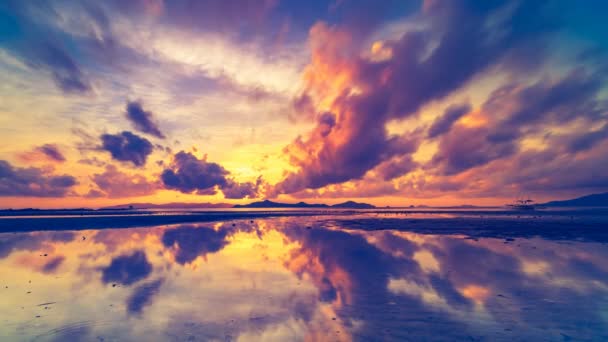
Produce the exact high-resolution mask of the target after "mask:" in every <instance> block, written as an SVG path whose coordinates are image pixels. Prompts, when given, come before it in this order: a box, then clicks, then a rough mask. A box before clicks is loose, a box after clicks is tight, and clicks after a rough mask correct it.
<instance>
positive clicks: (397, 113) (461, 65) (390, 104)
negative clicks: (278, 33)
mask: <svg viewBox="0 0 608 342" xmlns="http://www.w3.org/2000/svg"><path fill="white" fill-rule="evenodd" d="M507 7H508V10H507ZM542 10H543V6H542V4H541V3H540V2H522V3H515V4H514V3H509V2H507V1H489V2H484V3H483V4H480V3H479V2H472V1H461V2H456V1H432V2H427V3H425V9H424V16H423V18H424V19H425V20H428V22H429V23H431V25H429V26H428V27H425V28H423V29H421V30H420V31H409V32H407V33H405V34H404V35H403V36H402V37H401V38H400V39H399V40H396V41H390V42H387V43H386V46H387V47H388V48H390V50H391V51H392V56H391V58H389V59H386V60H381V61H372V60H366V59H362V58H360V57H359V55H358V54H355V55H352V56H345V54H347V53H348V51H349V50H348V49H349V48H350V47H351V46H350V45H348V43H346V45H345V43H344V41H347V42H348V39H347V38H345V37H351V35H352V33H351V32H354V31H355V30H353V29H351V28H349V27H346V28H341V27H337V28H330V27H327V26H323V25H317V26H316V27H315V28H313V29H312V30H311V40H312V42H313V44H312V45H313V49H315V48H317V50H313V55H314V56H315V59H313V65H312V66H313V68H312V69H311V70H312V74H313V75H314V73H315V69H318V71H317V72H319V73H324V72H327V70H330V71H331V72H332V74H330V75H324V74H321V75H319V77H318V79H319V80H321V81H322V80H324V77H334V76H333V75H334V74H340V73H346V74H348V75H354V76H352V77H353V80H352V82H349V84H353V86H357V88H358V90H359V91H357V92H351V91H350V90H351V89H350V88H349V87H350V85H347V86H346V88H344V89H341V93H340V95H338V97H337V98H335V99H333V106H332V108H335V109H336V110H337V111H338V112H336V117H337V118H338V121H337V123H336V127H335V128H334V129H332V131H331V132H330V133H328V134H327V135H326V136H322V135H321V137H320V138H319V136H318V134H314V133H313V134H312V135H311V137H309V138H308V139H302V138H298V139H297V140H296V141H294V142H293V143H292V144H291V145H290V146H288V147H287V148H286V150H285V152H286V153H287V154H288V155H289V156H290V157H291V161H292V164H294V165H295V166H296V167H298V168H299V171H297V172H295V173H292V174H289V175H288V176H287V177H286V179H285V180H284V181H283V182H281V183H279V184H278V185H277V187H276V189H275V191H276V192H277V193H291V192H295V191H299V190H302V189H304V188H319V187H323V186H325V185H328V184H334V183H340V182H344V181H348V180H351V179H357V178H360V177H361V176H363V175H364V174H365V173H366V172H367V171H368V170H370V169H372V168H374V167H376V166H377V165H378V164H380V163H381V162H383V161H386V160H388V159H390V158H392V157H394V156H396V155H398V153H397V152H396V150H394V149H392V145H393V140H394V139H395V137H393V136H389V135H388V133H387V131H386V124H387V122H389V121H390V120H393V119H402V118H405V117H408V116H412V115H414V114H416V113H417V111H418V110H419V109H420V107H421V106H423V105H424V104H426V103H428V102H430V101H433V100H440V99H442V98H444V97H446V96H447V95H449V94H450V93H452V92H453V91H455V90H457V89H459V88H460V87H462V86H464V85H465V83H466V82H468V81H470V80H471V79H473V78H474V77H475V76H477V75H479V74H480V73H482V72H483V71H484V70H486V69H487V68H488V67H490V66H493V65H502V66H503V68H504V69H505V70H516V68H517V67H520V66H522V65H523V64H525V63H523V62H522V61H525V60H528V59H530V58H535V59H536V60H538V59H540V58H541V56H542V52H543V49H542V46H541V45H538V46H537V48H536V49H528V48H527V45H526V44H528V43H530V42H531V41H534V40H535V39H537V38H538V37H539V36H540V35H542V34H544V33H546V32H547V31H549V30H550V29H552V28H553V26H552V25H551V24H550V23H549V22H548V21H546V20H538V18H539V17H542ZM499 13H501V14H503V15H502V16H500V20H491V19H493V18H496V17H498V16H499V15H498V14H499ZM498 32H500V34H497V33H498ZM357 39H362V37H357ZM464 47H466V48H464ZM315 64H319V65H318V68H315ZM313 79H317V78H313ZM317 88H318V89H317ZM323 89H324V84H320V85H318V84H314V83H312V84H310V85H309V89H308V92H310V93H312V94H313V95H314V94H315V92H316V91H320V92H323ZM319 146H320V147H319ZM310 150H312V151H314V152H313V153H310V152H307V151H310ZM414 151H415V149H413V150H412V151H411V152H410V153H412V152H414ZM401 154H402V155H403V153H401Z"/></svg>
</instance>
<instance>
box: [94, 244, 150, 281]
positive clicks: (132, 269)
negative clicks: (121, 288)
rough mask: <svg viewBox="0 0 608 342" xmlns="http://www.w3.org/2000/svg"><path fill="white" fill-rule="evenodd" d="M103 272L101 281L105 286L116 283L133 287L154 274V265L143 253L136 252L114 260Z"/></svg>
mask: <svg viewBox="0 0 608 342" xmlns="http://www.w3.org/2000/svg"><path fill="white" fill-rule="evenodd" d="M101 271H102V277H101V280H102V281H103V282H104V283H105V284H108V283H112V282H116V283H119V284H123V285H131V284H133V283H135V282H137V281H139V280H142V279H145V278H146V277H148V275H150V273H151V272H152V265H151V264H150V262H148V258H147V257H146V254H145V253H144V252H143V251H135V252H133V253H132V254H129V255H121V256H119V257H116V258H114V259H112V262H111V263H110V265H108V266H107V267H105V268H103V269H102V270H101Z"/></svg>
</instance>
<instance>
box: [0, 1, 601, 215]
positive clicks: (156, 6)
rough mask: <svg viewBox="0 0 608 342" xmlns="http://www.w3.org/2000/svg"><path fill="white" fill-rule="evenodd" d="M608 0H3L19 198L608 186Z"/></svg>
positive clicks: (30, 201)
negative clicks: (607, 21) (607, 22)
mask: <svg viewBox="0 0 608 342" xmlns="http://www.w3.org/2000/svg"><path fill="white" fill-rule="evenodd" d="M606 13H608V2H606V1H603V0H589V1H576V2H574V1H567V0H555V1H540V0H539V1H515V0H514V1H501V0H487V1H475V0H463V1H451V0H444V1H442V0H425V1H413V0H412V1H408V0H402V1H389V0H386V1H372V0H370V1H363V0H329V1H316V0H311V1H295V0H290V1H286V0H283V1H282V0H211V1H196V0H174V1H170V0H133V1H124V0H107V1H94V0H90V1H89V0H82V1H67V0H66V1H61V0H57V1H53V0H49V1H22V0H15V1H13V0H3V1H1V2H0V137H1V138H0V139H1V140H0V141H1V144H0V207H2V208H7V207H12V208H19V207H43V208H49V207H55V208H60V207H102V206H106V205H114V204H120V203H129V202H153V203H167V202H214V203H215V202H223V203H248V202H251V201H253V200H260V199H266V198H268V199H273V200H277V201H284V202H296V201H306V202H315V203H330V204H332V203H337V202H341V201H344V200H347V199H353V200H357V201H364V202H368V203H372V204H375V205H382V206H384V205H391V206H399V205H410V204H415V205H418V204H427V205H455V204H477V205H501V204H504V203H506V202H509V201H512V200H513V199H514V198H516V197H519V196H531V197H533V198H534V199H536V200H537V201H545V200H550V199H558V198H559V199H561V198H569V197H576V196H579V195H585V194H590V193H597V192H605V191H608V171H607V169H608V83H607V82H606V80H607V77H608V58H607V57H608V25H607V24H606V19H607V17H606V15H607V14H606Z"/></svg>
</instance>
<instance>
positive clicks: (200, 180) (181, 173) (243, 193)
mask: <svg viewBox="0 0 608 342" xmlns="http://www.w3.org/2000/svg"><path fill="white" fill-rule="evenodd" d="M161 180H162V182H163V184H164V185H165V187H166V188H167V189H174V190H178V191H180V192H183V193H193V192H196V194H198V195H212V194H215V192H216V188H219V189H221V190H222V192H223V193H224V196H225V197H226V198H245V197H250V198H252V197H255V196H256V194H257V190H258V187H259V183H260V182H261V179H258V182H257V183H255V184H254V183H249V182H247V183H238V182H236V181H234V180H233V179H232V178H231V177H230V172H229V171H228V170H226V169H224V167H222V166H221V165H219V164H217V163H213V162H208V161H207V159H206V157H205V158H203V159H198V158H197V157H196V156H195V155H193V154H192V153H189V152H184V151H180V152H178V153H177V154H175V155H174V156H173V161H172V163H171V164H170V165H169V167H168V168H167V169H165V170H164V171H163V173H162V174H161Z"/></svg>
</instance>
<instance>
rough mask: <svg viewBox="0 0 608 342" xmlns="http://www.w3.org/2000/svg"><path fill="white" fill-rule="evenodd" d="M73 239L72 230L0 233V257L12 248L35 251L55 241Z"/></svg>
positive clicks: (8, 252)
mask: <svg viewBox="0 0 608 342" xmlns="http://www.w3.org/2000/svg"><path fill="white" fill-rule="evenodd" d="M73 239H74V233H72V232H43V233H39V232H35V233H28V234H14V233H5V234H0V258H5V257H7V256H8V255H9V254H10V253H11V252H12V251H13V250H28V251H36V250H40V249H41V248H49V249H51V247H53V243H55V242H70V241H72V240H73Z"/></svg>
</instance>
